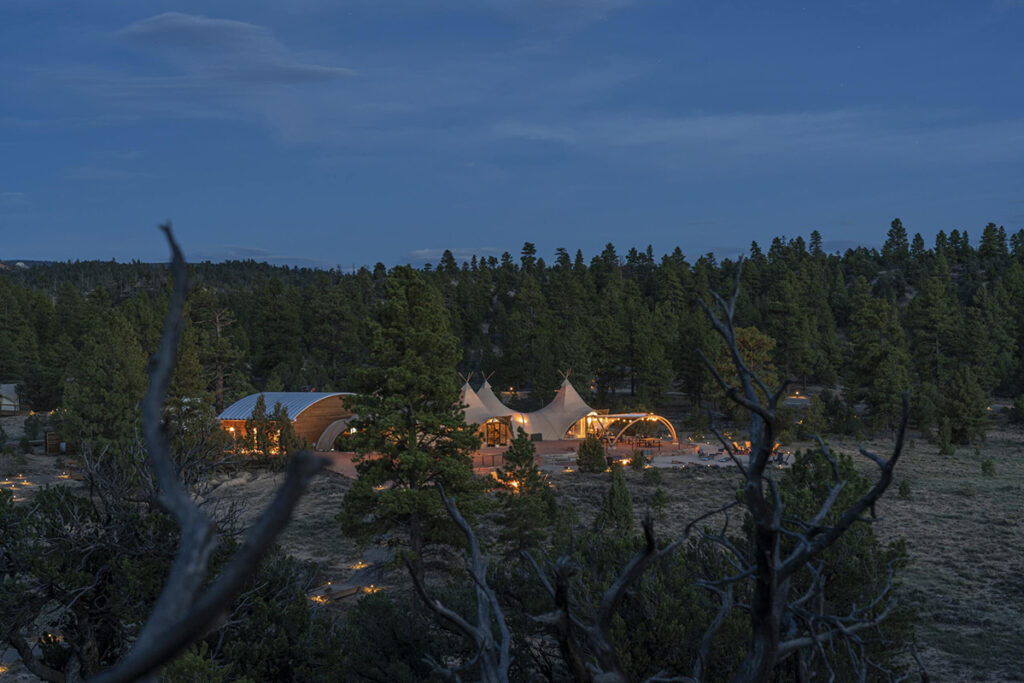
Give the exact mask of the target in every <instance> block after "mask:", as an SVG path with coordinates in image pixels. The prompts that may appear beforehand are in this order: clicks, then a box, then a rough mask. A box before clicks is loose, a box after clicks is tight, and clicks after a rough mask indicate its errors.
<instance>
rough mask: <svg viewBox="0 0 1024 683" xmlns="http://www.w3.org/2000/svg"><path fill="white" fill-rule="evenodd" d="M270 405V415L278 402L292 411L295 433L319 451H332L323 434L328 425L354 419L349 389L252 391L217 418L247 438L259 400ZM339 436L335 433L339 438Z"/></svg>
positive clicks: (228, 428) (234, 431) (227, 427)
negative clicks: (347, 403)
mask: <svg viewBox="0 0 1024 683" xmlns="http://www.w3.org/2000/svg"><path fill="white" fill-rule="evenodd" d="M261 395H262V396H263V401H264V403H265V404H266V406H267V415H268V416H270V415H271V414H273V412H274V406H275V405H276V404H278V403H280V404H281V406H282V407H284V408H286V409H287V410H288V417H289V418H290V419H291V421H292V426H293V427H294V428H295V433H296V434H297V435H299V436H300V437H301V438H303V439H305V440H306V441H308V442H309V444H310V445H311V446H313V447H315V448H316V450H330V449H331V446H332V445H333V440H331V441H332V443H331V444H327V443H326V440H325V439H324V438H322V437H324V436H326V435H325V432H327V431H328V427H331V426H332V425H336V424H338V423H347V421H348V420H350V419H351V418H352V411H351V410H349V409H348V408H347V407H346V406H345V398H346V397H347V396H351V395H352V394H350V393H345V392H314V391H265V392H263V393H262V394H250V395H248V396H246V397H245V398H243V399H240V400H238V401H235V402H234V403H232V404H231V405H230V406H228V407H227V408H225V409H224V412H222V413H221V414H220V415H218V416H217V419H218V420H220V426H221V428H222V429H223V430H224V431H226V432H230V433H231V435H232V437H234V438H236V439H242V438H244V437H245V422H246V420H248V419H249V418H250V417H252V411H253V410H254V409H255V408H256V401H257V400H258V399H259V397H260V396H261ZM336 436H337V435H335V437H336Z"/></svg>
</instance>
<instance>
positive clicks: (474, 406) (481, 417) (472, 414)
mask: <svg viewBox="0 0 1024 683" xmlns="http://www.w3.org/2000/svg"><path fill="white" fill-rule="evenodd" d="M491 395H492V396H493V394H491ZM459 400H460V401H461V402H462V403H463V404H464V405H465V406H466V424H477V425H482V424H483V423H485V422H487V421H488V420H489V419H491V418H492V417H494V413H493V412H491V410H490V409H489V408H488V407H487V406H486V405H485V404H484V403H483V401H481V400H480V397H479V396H477V393H476V392H475V391H473V387H471V386H470V385H469V380H467V381H466V383H465V384H463V385H462V390H461V391H460V392H459ZM505 410H508V409H507V408H506V409H505Z"/></svg>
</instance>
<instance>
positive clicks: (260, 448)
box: [242, 394, 277, 459]
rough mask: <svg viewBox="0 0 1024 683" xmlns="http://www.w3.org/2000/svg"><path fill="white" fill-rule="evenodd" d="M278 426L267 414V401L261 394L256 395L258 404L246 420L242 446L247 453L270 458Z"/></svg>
mask: <svg viewBox="0 0 1024 683" xmlns="http://www.w3.org/2000/svg"><path fill="white" fill-rule="evenodd" d="M276 433H277V426H276V424H275V420H273V419H272V418H271V417H270V416H269V415H268V414H267V401H266V399H265V398H264V397H263V394H260V395H259V396H257V397H256V405H254V406H253V408H252V413H251V414H250V415H249V419H247V420H246V421H245V438H244V440H243V441H242V444H243V445H242V447H243V448H244V449H245V451H246V453H248V454H249V455H252V456H255V457H257V458H264V459H265V458H269V457H270V456H271V455H272V453H273V451H272V449H273V446H274V442H275V441H276Z"/></svg>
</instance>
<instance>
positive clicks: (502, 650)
mask: <svg viewBox="0 0 1024 683" xmlns="http://www.w3.org/2000/svg"><path fill="white" fill-rule="evenodd" d="M437 490H438V491H439V492H440V494H441V500H442V501H443V502H444V506H445V509H446V510H448V515H449V516H450V517H451V518H452V521H454V522H455V524H456V526H458V527H459V529H460V530H461V531H462V533H463V534H464V535H465V537H466V542H467V543H468V545H469V552H468V553H466V555H465V558H466V571H467V572H468V573H469V575H470V577H472V579H473V583H474V585H475V588H476V606H477V617H476V625H473V624H470V623H469V622H468V621H466V619H464V618H463V617H462V616H461V615H459V614H458V613H457V612H455V611H454V610H451V609H449V608H448V607H446V606H445V605H444V604H443V603H442V602H441V601H440V600H433V599H431V598H430V597H428V596H427V591H426V588H425V587H424V586H423V582H422V580H421V578H420V576H419V572H417V571H415V570H414V568H413V566H412V564H411V563H409V562H406V566H407V567H408V569H409V574H410V575H411V576H412V580H413V585H414V586H415V587H416V592H417V593H418V594H419V596H420V597H421V598H422V599H423V601H424V602H425V603H426V604H427V606H428V607H429V608H430V609H431V610H432V611H433V612H434V613H435V614H437V615H438V616H439V617H441V618H443V619H446V620H448V621H450V622H451V623H452V624H454V625H455V627H456V628H458V629H459V630H460V631H461V632H462V633H463V635H465V636H466V637H467V638H469V639H470V640H472V641H473V644H474V645H475V646H476V656H475V657H474V658H473V660H474V662H479V664H480V679H481V680H482V681H488V682H494V683H500V682H502V681H507V680H508V669H509V665H510V664H511V656H510V644H511V641H512V637H511V634H510V633H509V630H508V624H506V623H505V614H504V612H503V611H502V609H501V604H500V603H499V602H498V596H497V594H495V592H494V591H493V590H492V589H491V587H490V585H488V583H487V556H486V555H484V554H483V553H482V552H481V551H480V543H479V541H477V537H476V534H475V533H474V532H473V528H472V527H471V526H470V525H469V522H467V521H466V518H465V517H463V516H462V513H460V512H459V508H458V506H457V505H456V504H455V501H454V500H452V499H450V498H449V497H448V496H446V495H445V492H444V487H443V486H442V485H441V483H440V482H438V484H437ZM492 622H493V625H492ZM494 625H496V626H497V627H498V632H499V633H500V636H501V640H500V641H499V642H497V643H495V641H494V634H493V631H492V628H493V626H494ZM431 666H435V664H433V663H432V664H431ZM435 668H437V667H436V666H435ZM464 668H466V666H465V665H463V666H462V667H460V669H464ZM446 671H448V672H449V674H450V675H451V676H454V675H455V671H454V670H452V669H447V670H446ZM456 678H457V677H456Z"/></svg>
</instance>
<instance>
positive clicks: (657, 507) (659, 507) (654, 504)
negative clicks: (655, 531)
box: [651, 486, 668, 518]
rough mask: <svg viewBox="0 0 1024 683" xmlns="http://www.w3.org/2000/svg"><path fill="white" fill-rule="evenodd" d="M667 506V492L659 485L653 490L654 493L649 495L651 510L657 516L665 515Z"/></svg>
mask: <svg viewBox="0 0 1024 683" xmlns="http://www.w3.org/2000/svg"><path fill="white" fill-rule="evenodd" d="M667 507H668V494H667V493H665V489H663V488H661V487H660V486H659V487H658V488H656V489H655V490H654V495H652V496H651V510H652V511H653V512H654V514H655V515H657V516H658V517H659V518H661V517H664V516H665V508H667Z"/></svg>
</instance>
